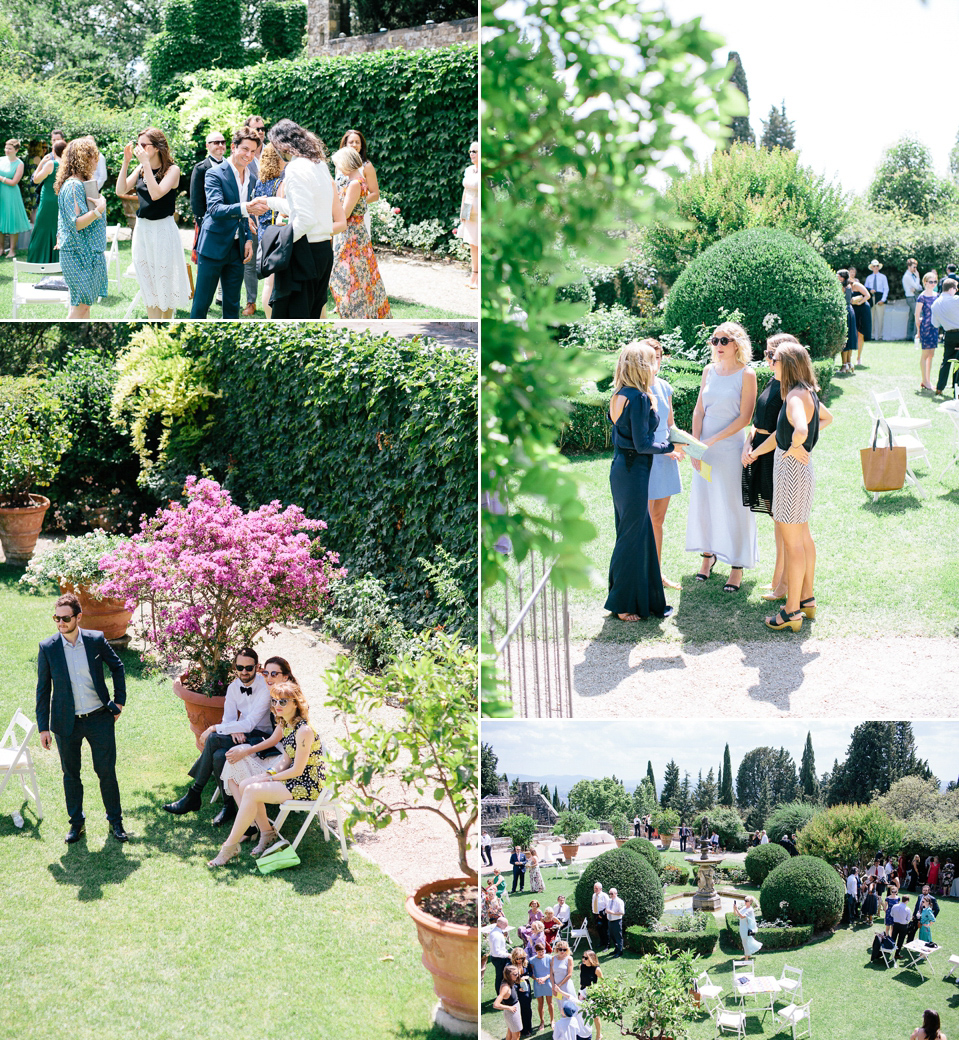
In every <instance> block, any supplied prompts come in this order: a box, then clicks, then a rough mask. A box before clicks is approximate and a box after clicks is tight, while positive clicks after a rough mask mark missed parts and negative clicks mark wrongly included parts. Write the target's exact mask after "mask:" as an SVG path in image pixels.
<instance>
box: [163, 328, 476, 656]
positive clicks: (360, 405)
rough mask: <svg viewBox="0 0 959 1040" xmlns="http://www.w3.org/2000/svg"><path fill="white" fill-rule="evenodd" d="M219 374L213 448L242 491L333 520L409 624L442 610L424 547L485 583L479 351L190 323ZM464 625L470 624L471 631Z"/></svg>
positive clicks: (242, 495)
mask: <svg viewBox="0 0 959 1040" xmlns="http://www.w3.org/2000/svg"><path fill="white" fill-rule="evenodd" d="M179 328H180V330H181V332H180V335H181V337H182V343H183V345H184V348H185V350H186V351H187V352H188V353H190V354H192V355H193V356H200V355H202V356H204V357H205V358H206V359H207V360H208V363H209V364H210V366H211V367H212V370H213V372H214V373H215V380H216V389H217V390H218V392H219V393H220V394H221V395H222V396H221V400H220V401H219V402H218V407H219V409H220V418H221V420H222V421H221V422H219V423H218V424H217V429H218V430H221V431H223V432H222V433H217V432H216V430H214V433H213V434H212V436H211V438H210V441H209V443H208V445H207V446H206V447H205V448H204V455H205V457H209V458H210V459H211V460H213V462H214V465H217V466H219V465H225V467H226V472H225V474H224V479H225V483H226V485H227V486H228V487H229V489H230V491H231V492H232V493H233V495H234V498H236V499H238V500H239V501H241V502H242V503H244V504H247V505H259V504H260V503H262V502H269V501H270V500H271V499H273V498H278V499H280V501H282V502H286V503H290V502H292V503H295V504H296V505H299V506H301V507H302V508H303V509H304V510H305V511H306V513H307V515H308V516H316V517H320V518H321V519H323V520H325V521H326V522H327V523H328V524H329V525H330V535H331V537H330V544H331V546H333V547H334V548H336V549H337V551H338V552H340V554H341V556H342V559H343V563H344V565H345V566H347V567H348V568H350V570H351V572H353V574H354V575H357V576H358V575H362V574H364V573H365V572H366V571H371V572H372V573H374V574H375V575H377V577H379V578H381V579H382V580H383V581H384V583H385V584H386V585H387V589H388V591H389V592H390V593H391V594H393V595H395V596H396V597H397V600H398V601H399V603H400V605H401V606H402V608H403V611H404V613H405V615H406V617H407V618H409V619H410V623H411V624H413V623H415V621H416V620H417V619H419V620H420V621H421V622H422V623H426V622H428V621H429V619H430V618H431V617H432V616H433V614H434V612H435V601H434V600H433V599H432V596H433V592H432V589H431V586H430V583H429V581H428V578H427V576H426V574H425V572H424V569H423V567H422V566H421V565H420V564H419V563H417V557H421V556H422V557H425V558H427V559H430V560H432V559H435V557H436V546H438V545H442V546H443V547H444V549H446V550H447V552H449V553H451V554H452V555H453V556H454V557H455V558H456V559H457V560H466V559H468V560H470V561H471V565H470V567H469V571H468V575H469V576H468V579H467V581H466V587H465V588H464V592H465V594H466V596H467V599H468V601H469V602H475V601H476V597H477V586H476V569H475V560H476V464H477V463H476V426H477V401H476V398H477V390H476V386H477V379H476V357H475V355H474V354H472V353H471V352H467V351H458V350H449V349H445V348H438V347H430V346H428V345H425V344H423V343H422V342H420V341H418V340H417V341H413V342H405V341H399V340H396V339H393V338H392V337H390V336H388V335H375V334H373V333H370V332H363V333H356V332H352V331H347V330H345V329H336V328H334V327H333V326H331V325H328V324H325V323H324V324H314V325H310V324H306V323H304V324H292V325H285V326H284V325H266V324H264V325H263V326H258V327H256V328H253V327H252V326H248V327H245V328H244V336H243V337H242V339H238V338H237V337H236V333H235V330H234V327H233V326H232V325H231V324H229V323H227V324H213V323H211V324H200V323H196V322H194V323H185V324H183V325H181V326H179ZM466 635H467V636H469V635H470V633H467V634H466Z"/></svg>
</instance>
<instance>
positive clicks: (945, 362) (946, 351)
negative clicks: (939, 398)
mask: <svg viewBox="0 0 959 1040" xmlns="http://www.w3.org/2000/svg"><path fill="white" fill-rule="evenodd" d="M952 358H959V329H946V333H945V340H944V342H943V347H942V364H941V365H940V366H939V378H938V379H937V380H936V389H937V390H938V391H939V393H942V391H943V390H945V389H946V383H947V382H948V381H949V369H950V368H952V366H951V365H950V364H949V361H950V360H951V359H952ZM957 382H959V365H957V366H956V367H955V368H953V369H952V385H953V387H955V385H956V383H957Z"/></svg>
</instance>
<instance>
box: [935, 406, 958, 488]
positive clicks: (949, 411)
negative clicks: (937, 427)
mask: <svg viewBox="0 0 959 1040" xmlns="http://www.w3.org/2000/svg"><path fill="white" fill-rule="evenodd" d="M936 410H937V411H940V412H945V414H946V415H947V416H948V417H949V418H950V419H951V420H952V423H953V425H954V426H955V428H956V448H955V451H954V452H953V454H952V458H951V459H950V460H949V461H948V462H947V463H946V468H945V469H944V470H943V471H942V472H941V473H940V474H939V476H938V477H937V478H936V479H937V480H942V478H943V477H944V476H945V475H946V470H950V469H952V467H953V466H955V464H956V463H957V462H959V402H957V401H946V402H945V403H944V404H941V405H939V407H938V409H936Z"/></svg>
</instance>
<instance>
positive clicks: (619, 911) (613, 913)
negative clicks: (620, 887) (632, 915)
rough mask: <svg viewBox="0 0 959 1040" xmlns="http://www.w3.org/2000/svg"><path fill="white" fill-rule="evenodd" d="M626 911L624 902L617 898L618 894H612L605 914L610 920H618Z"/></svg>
mask: <svg viewBox="0 0 959 1040" xmlns="http://www.w3.org/2000/svg"><path fill="white" fill-rule="evenodd" d="M625 913H626V904H625V903H624V902H623V901H622V899H620V898H619V896H613V898H612V899H610V901H609V907H608V909H607V910H606V916H607V917H608V918H609V920H610V921H618V920H619V919H620V918H621V917H622V916H623V914H625Z"/></svg>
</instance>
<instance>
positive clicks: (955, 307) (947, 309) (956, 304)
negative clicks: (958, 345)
mask: <svg viewBox="0 0 959 1040" xmlns="http://www.w3.org/2000/svg"><path fill="white" fill-rule="evenodd" d="M932 323H933V325H939V326H941V327H942V328H944V329H959V293H946V292H944V293H940V294H939V295H938V296H937V297H936V302H935V303H934V304H933V305H932Z"/></svg>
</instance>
